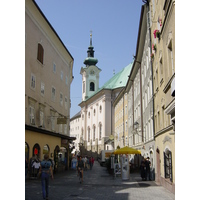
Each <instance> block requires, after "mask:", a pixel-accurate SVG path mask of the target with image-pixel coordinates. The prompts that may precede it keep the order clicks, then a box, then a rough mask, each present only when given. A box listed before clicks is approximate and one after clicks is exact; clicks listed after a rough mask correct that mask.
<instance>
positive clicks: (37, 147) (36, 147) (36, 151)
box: [32, 143, 40, 159]
mask: <svg viewBox="0 0 200 200" xmlns="http://www.w3.org/2000/svg"><path fill="white" fill-rule="evenodd" d="M32 156H33V157H37V158H38V159H40V145H39V144H38V143H36V144H35V145H34V146H33V154H32Z"/></svg>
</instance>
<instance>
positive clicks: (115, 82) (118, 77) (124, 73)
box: [86, 62, 133, 101]
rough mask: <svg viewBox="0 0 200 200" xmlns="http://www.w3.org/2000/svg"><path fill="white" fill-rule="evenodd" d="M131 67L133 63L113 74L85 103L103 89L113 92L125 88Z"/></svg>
mask: <svg viewBox="0 0 200 200" xmlns="http://www.w3.org/2000/svg"><path fill="white" fill-rule="evenodd" d="M132 65H133V62H131V63H130V64H129V65H127V66H126V67H125V68H123V69H122V70H121V71H120V72H118V73H117V74H115V75H114V76H113V77H112V78H111V79H109V80H108V81H107V82H106V83H105V84H104V85H103V86H102V87H101V88H99V89H98V90H97V91H96V92H95V93H93V94H92V95H91V96H89V97H88V98H87V99H86V101H87V100H88V99H89V98H91V97H92V96H94V95H95V94H97V93H98V92H100V91H101V90H103V89H109V90H114V89H117V88H121V87H125V86H126V83H127V81H128V78H129V75H130V71H131V68H132Z"/></svg>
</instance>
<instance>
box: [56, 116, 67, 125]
mask: <svg viewBox="0 0 200 200" xmlns="http://www.w3.org/2000/svg"><path fill="white" fill-rule="evenodd" d="M57 124H67V118H64V117H62V118H57Z"/></svg>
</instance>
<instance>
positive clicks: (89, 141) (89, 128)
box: [88, 128, 90, 142]
mask: <svg viewBox="0 0 200 200" xmlns="http://www.w3.org/2000/svg"><path fill="white" fill-rule="evenodd" d="M88 142H90V128H88Z"/></svg>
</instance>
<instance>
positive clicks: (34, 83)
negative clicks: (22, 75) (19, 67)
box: [31, 73, 36, 90]
mask: <svg viewBox="0 0 200 200" xmlns="http://www.w3.org/2000/svg"><path fill="white" fill-rule="evenodd" d="M35 85H36V78H35V75H34V74H32V73H31V88H32V89H34V90H35Z"/></svg>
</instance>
